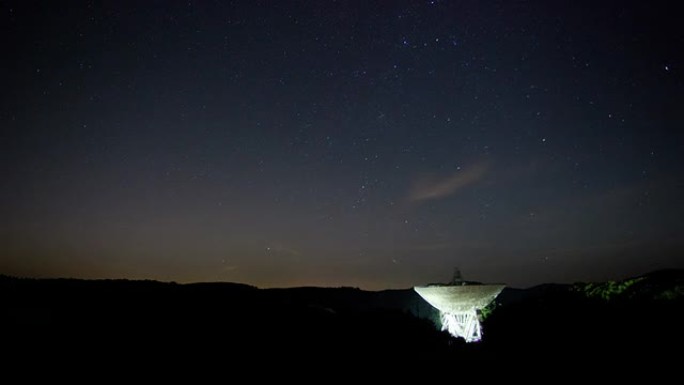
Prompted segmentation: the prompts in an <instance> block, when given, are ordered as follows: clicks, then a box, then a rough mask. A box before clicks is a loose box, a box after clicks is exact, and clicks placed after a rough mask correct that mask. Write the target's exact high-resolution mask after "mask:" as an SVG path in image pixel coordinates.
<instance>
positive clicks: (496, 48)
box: [0, 0, 684, 289]
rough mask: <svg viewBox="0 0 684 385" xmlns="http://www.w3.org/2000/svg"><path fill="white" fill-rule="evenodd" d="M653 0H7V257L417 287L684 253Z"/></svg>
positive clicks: (14, 267)
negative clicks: (456, 274)
mask: <svg viewBox="0 0 684 385" xmlns="http://www.w3.org/2000/svg"><path fill="white" fill-rule="evenodd" d="M663 4H664V3H659V2H650V1H509V0H505V1H504V0H500V1H446V0H445V1H378V2H372V1H337V2H334V1H302V2H291V1H275V0H274V1H240V2H238V1H218V0H216V1H183V2H176V1H132V2H128V1H104V2H98V1H93V2H76V1H73V2H71V1H69V2H56V1H44V2H32V1H9V2H2V3H1V4H0V29H1V32H2V35H1V36H2V37H0V39H2V60H0V68H1V71H0V87H1V89H2V92H1V93H0V95H2V103H1V104H0V127H2V131H1V136H0V151H1V159H2V162H1V163H0V167H1V168H0V173H1V175H2V184H1V185H0V186H1V187H0V198H1V202H2V204H1V206H0V210H1V211H0V217H1V220H0V273H4V274H11V275H18V276H29V277H78V278H128V279H158V280H166V281H177V282H190V281H234V282H244V283H249V284H253V285H257V286H260V287H273V286H280V287H282V286H301V285H317V286H356V287H361V288H366V289H382V288H400V287H401V288H405V287H410V286H413V285H417V284H424V283H427V282H439V281H448V280H449V278H450V277H451V272H452V269H453V268H454V267H455V266H458V267H460V269H461V271H462V272H463V274H464V277H465V278H466V279H472V280H480V281H489V282H503V283H507V284H509V285H513V286H530V285H534V284H539V283H542V282H575V281H587V280H603V279H614V278H623V277H626V276H629V275H635V274H641V273H646V272H648V271H651V270H655V269H659V268H666V267H684V226H683V225H682V222H683V219H682V218H684V200H683V197H684V166H683V165H684V159H683V158H684V136H683V135H682V128H683V127H684V112H683V110H684V77H683V74H684V60H683V59H684V57H683V56H684V55H683V52H684V28H683V27H682V22H681V13H679V12H677V10H676V9H675V8H674V6H675V4H676V2H671V4H672V5H671V6H666V5H663Z"/></svg>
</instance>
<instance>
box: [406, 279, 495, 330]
mask: <svg viewBox="0 0 684 385" xmlns="http://www.w3.org/2000/svg"><path fill="white" fill-rule="evenodd" d="M504 287H505V285H469V284H466V283H465V282H464V281H463V280H462V279H461V274H460V272H459V271H458V269H457V270H456V273H454V279H453V280H452V281H451V282H450V283H449V284H431V285H428V286H416V287H414V288H413V289H414V290H415V291H416V292H417V293H418V294H419V295H420V296H421V297H423V299H424V300H425V301H427V302H428V303H429V304H430V305H432V306H433V307H435V308H437V310H439V313H440V318H441V320H442V330H447V331H448V332H449V334H451V335H452V336H454V337H461V338H463V339H465V341H466V342H476V341H480V340H481V339H482V326H481V325H480V318H479V314H478V313H479V311H480V310H482V309H483V308H484V307H485V306H487V305H488V304H489V303H490V302H492V301H493V300H494V298H496V296H497V295H499V293H501V290H503V288H504Z"/></svg>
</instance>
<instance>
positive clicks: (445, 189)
mask: <svg viewBox="0 0 684 385" xmlns="http://www.w3.org/2000/svg"><path fill="white" fill-rule="evenodd" d="M488 169H489V167H488V166H487V164H486V163H477V164H475V165H473V166H471V167H469V168H466V169H464V170H461V171H458V172H456V173H454V174H452V175H450V176H448V177H445V178H437V179H436V178H431V179H424V180H420V181H418V182H417V183H415V185H414V186H413V188H412V189H411V192H410V194H409V198H408V199H409V201H411V202H420V201H426V200H430V199H439V198H444V197H447V196H449V195H452V194H454V193H456V192H457V191H459V190H461V189H463V188H464V187H467V186H470V185H472V184H475V183H477V182H478V181H479V180H481V179H482V177H484V175H485V174H486V173H487V170H488Z"/></svg>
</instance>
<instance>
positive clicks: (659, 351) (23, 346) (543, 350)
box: [0, 270, 684, 369]
mask: <svg viewBox="0 0 684 385" xmlns="http://www.w3.org/2000/svg"><path fill="white" fill-rule="evenodd" d="M0 299H1V300H2V301H1V306H2V308H1V310H0V326H1V328H2V329H1V330H2V332H3V334H4V335H5V337H4V338H3V346H4V349H5V351H6V352H9V353H10V355H11V356H12V357H13V358H14V359H18V360H19V361H21V360H23V359H25V360H37V359H48V360H60V361H61V360H64V361H68V360H70V359H72V358H73V359H74V360H76V359H77V358H78V359H79V360H81V359H84V358H85V359H91V360H113V359H115V360H145V359H147V358H148V357H154V359H155V360H159V359H162V360H163V359H173V360H174V362H192V361H193V360H195V361H205V360H212V361H214V362H215V361H223V362H233V363H234V362H237V361H245V362H255V361H258V362H269V361H272V362H283V361H288V362H300V363H303V362H311V361H312V360H326V361H328V362H335V361H337V360H341V359H342V360H347V361H349V360H365V361H367V360H381V361H387V360H394V361H397V360H401V361H405V362H409V361H414V362H419V361H420V360H422V361H426V360H429V361H432V360H439V361H443V362H445V363H446V364H448V363H453V364H454V365H457V366H455V367H459V365H470V364H478V363H484V362H507V363H511V362H517V363H522V364H524V365H525V366H526V367H528V368H534V367H535V366H536V365H539V364H544V363H546V362H556V363H557V362H569V363H582V362H583V363H592V364H593V365H604V364H605V365H611V364H610V363H611V362H622V363H624V362H633V363H638V364H639V365H652V366H653V367H654V368H657V367H659V366H662V368H672V365H681V364H676V363H677V362H678V361H679V359H680V358H681V349H682V346H683V345H682V343H683V342H684V338H683V333H682V326H683V325H684V271H682V270H667V271H660V272H655V273H652V274H648V275H645V276H642V277H637V278H632V279H627V280H624V281H619V282H606V283H601V284H575V285H542V286H537V287H533V288H530V289H526V290H520V289H505V290H504V292H502V294H501V295H500V296H499V298H498V299H497V301H496V306H495V308H494V309H493V310H492V311H491V312H489V311H488V312H486V313H488V314H486V318H485V320H484V322H483V325H484V333H485V339H484V341H483V342H481V343H476V344H465V343H463V341H462V340H460V339H454V338H451V337H450V336H449V335H447V334H446V333H444V332H440V331H439V329H438V328H437V327H436V326H435V323H434V321H436V320H437V319H438V314H437V313H436V311H435V310H434V309H432V308H431V307H430V306H429V305H428V304H427V303H425V302H424V301H423V300H422V299H421V298H420V297H419V296H418V295H417V294H415V293H414V292H413V290H389V291H381V292H368V291H362V290H358V289H353V288H294V289H257V288H254V287H251V286H247V285H240V284H231V283H203V284H184V285H181V284H175V283H161V282H154V281H126V280H98V281H86V280H73V279H44V280H35V279H20V278H13V277H7V276H0ZM489 310H491V309H489ZM678 357H679V358H678ZM79 362H80V361H79ZM456 363H457V364H456ZM461 367H462V366H461ZM622 369H625V368H622Z"/></svg>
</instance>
